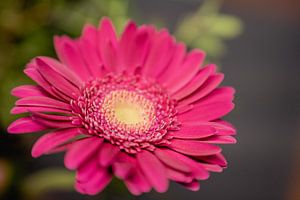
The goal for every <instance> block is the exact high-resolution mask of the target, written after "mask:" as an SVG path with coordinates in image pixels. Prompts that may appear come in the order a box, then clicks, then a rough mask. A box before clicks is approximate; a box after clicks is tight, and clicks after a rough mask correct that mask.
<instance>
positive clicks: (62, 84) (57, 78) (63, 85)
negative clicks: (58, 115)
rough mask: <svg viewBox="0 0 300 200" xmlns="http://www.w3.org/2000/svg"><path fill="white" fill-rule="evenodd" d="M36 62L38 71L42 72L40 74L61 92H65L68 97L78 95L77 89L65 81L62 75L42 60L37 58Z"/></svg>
mask: <svg viewBox="0 0 300 200" xmlns="http://www.w3.org/2000/svg"><path fill="white" fill-rule="evenodd" d="M36 62H37V65H38V66H39V68H38V71H39V72H40V73H41V74H42V76H43V77H44V78H45V79H46V80H47V81H48V82H49V83H50V84H51V85H53V86H54V87H55V88H57V89H58V90H59V91H60V92H61V93H63V94H66V95H67V96H69V97H70V98H75V97H77V96H78V95H79V89H78V88H77V87H75V86H74V85H73V84H72V83H71V82H69V81H67V80H66V79H65V78H64V77H63V76H61V75H60V74H59V73H57V72H55V71H54V70H53V69H52V68H51V67H50V66H48V65H47V64H46V63H44V62H43V61H42V60H39V59H37V60H36Z"/></svg>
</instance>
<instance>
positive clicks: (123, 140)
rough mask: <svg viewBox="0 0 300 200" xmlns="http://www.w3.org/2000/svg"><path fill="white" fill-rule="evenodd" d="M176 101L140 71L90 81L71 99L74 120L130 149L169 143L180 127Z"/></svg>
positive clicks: (150, 147) (121, 147)
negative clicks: (168, 134) (78, 94)
mask: <svg viewBox="0 0 300 200" xmlns="http://www.w3.org/2000/svg"><path fill="white" fill-rule="evenodd" d="M175 104H176V101H174V100H172V99H171V98H170V97H169V95H168V93H167V91H166V90H165V89H164V88H163V87H161V86H160V85H159V84H157V83H156V82H154V81H150V80H147V79H144V78H142V77H141V76H139V75H132V76H128V75H123V74H122V75H106V76H105V77H103V78H101V79H94V80H90V81H88V82H86V84H85V85H84V87H82V88H81V95H80V96H79V97H78V98H77V99H74V100H72V101H71V107H72V110H73V115H74V119H73V123H74V124H78V125H79V126H82V127H83V128H84V129H85V130H86V134H89V135H96V136H99V137H101V138H104V139H106V140H107V141H109V142H110V143H112V144H115V145H117V146H119V148H120V149H123V150H125V151H126V152H128V153H136V152H138V151H140V150H141V149H149V150H153V149H154V148H155V144H163V143H168V140H169V139H168V137H167V132H168V131H169V130H177V129H178V126H179V125H178V122H177V118H176V109H175Z"/></svg>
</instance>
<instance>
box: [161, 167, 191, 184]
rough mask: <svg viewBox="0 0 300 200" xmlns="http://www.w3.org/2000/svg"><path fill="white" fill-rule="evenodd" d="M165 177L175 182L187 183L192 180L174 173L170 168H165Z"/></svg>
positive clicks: (189, 177) (182, 174) (181, 174)
mask: <svg viewBox="0 0 300 200" xmlns="http://www.w3.org/2000/svg"><path fill="white" fill-rule="evenodd" d="M166 173H167V177H168V178H169V179H171V180H173V181H176V182H184V183H188V182H191V181H192V180H193V178H192V177H191V176H189V175H187V174H185V173H182V172H179V171H176V170H174V169H172V168H166Z"/></svg>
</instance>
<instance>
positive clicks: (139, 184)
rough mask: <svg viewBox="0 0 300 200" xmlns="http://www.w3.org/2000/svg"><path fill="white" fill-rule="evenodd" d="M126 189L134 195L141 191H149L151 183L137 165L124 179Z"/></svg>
mask: <svg viewBox="0 0 300 200" xmlns="http://www.w3.org/2000/svg"><path fill="white" fill-rule="evenodd" d="M124 183H125V185H126V186H127V188H128V190H129V191H130V192H131V193H132V194H134V195H140V194H141V193H143V192H149V191H150V190H151V185H150V183H149V182H148V181H147V179H146V177H145V176H144V174H143V173H142V171H141V169H140V168H139V167H138V166H135V170H134V173H133V174H132V176H130V177H129V178H128V179H125V180H124Z"/></svg>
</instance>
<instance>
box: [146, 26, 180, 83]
mask: <svg viewBox="0 0 300 200" xmlns="http://www.w3.org/2000/svg"><path fill="white" fill-rule="evenodd" d="M153 38H154V41H153V43H152V44H151V48H150V51H149V53H148V56H147V58H146V61H145V63H144V67H143V69H142V71H143V74H144V76H146V77H152V78H155V77H157V75H159V74H160V72H161V71H163V70H164V68H165V67H166V66H167V64H168V63H169V62H170V59H171V57H172V56H173V49H174V44H173V38H172V37H171V36H170V34H169V33H168V32H167V31H166V30H162V31H160V32H159V33H156V35H155V36H154V37H153Z"/></svg>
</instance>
